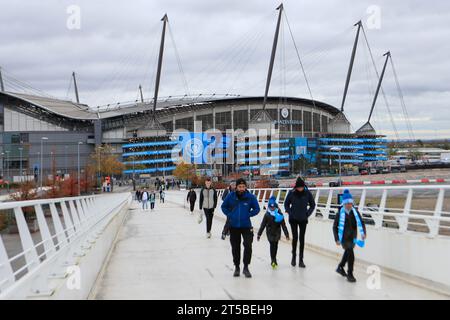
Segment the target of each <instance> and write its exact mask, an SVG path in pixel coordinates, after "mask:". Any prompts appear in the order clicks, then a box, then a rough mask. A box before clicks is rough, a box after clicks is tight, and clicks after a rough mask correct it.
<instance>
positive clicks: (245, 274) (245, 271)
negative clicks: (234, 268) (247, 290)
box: [242, 267, 252, 278]
mask: <svg viewBox="0 0 450 320" xmlns="http://www.w3.org/2000/svg"><path fill="white" fill-rule="evenodd" d="M242 273H243V274H244V276H245V277H246V278H251V277H252V274H251V273H250V271H249V270H248V267H244V270H243V271H242Z"/></svg>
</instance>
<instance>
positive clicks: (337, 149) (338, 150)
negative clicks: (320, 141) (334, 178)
mask: <svg viewBox="0 0 450 320" xmlns="http://www.w3.org/2000/svg"><path fill="white" fill-rule="evenodd" d="M341 150H342V149H341V148H338V147H333V148H331V151H336V152H339V182H340V181H341Z"/></svg>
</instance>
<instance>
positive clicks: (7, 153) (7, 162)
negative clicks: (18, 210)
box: [5, 150, 11, 192]
mask: <svg viewBox="0 0 450 320" xmlns="http://www.w3.org/2000/svg"><path fill="white" fill-rule="evenodd" d="M10 152H11V151H10V150H6V151H5V153H6V166H7V167H6V172H7V177H8V179H7V181H8V192H9V179H10V178H9V153H10Z"/></svg>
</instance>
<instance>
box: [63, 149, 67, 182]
mask: <svg viewBox="0 0 450 320" xmlns="http://www.w3.org/2000/svg"><path fill="white" fill-rule="evenodd" d="M67 173H68V170H67V146H64V175H63V177H64V178H65V177H66V174H67Z"/></svg>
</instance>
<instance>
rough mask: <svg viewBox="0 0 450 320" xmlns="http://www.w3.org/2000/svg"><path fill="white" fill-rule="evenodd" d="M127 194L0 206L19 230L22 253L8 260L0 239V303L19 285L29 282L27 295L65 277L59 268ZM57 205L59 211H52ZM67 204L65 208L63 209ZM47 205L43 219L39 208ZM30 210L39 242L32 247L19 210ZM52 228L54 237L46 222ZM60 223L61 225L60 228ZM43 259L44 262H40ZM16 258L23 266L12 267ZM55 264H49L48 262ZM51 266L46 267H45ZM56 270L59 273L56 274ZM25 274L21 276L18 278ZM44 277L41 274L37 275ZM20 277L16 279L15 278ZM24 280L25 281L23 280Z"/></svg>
mask: <svg viewBox="0 0 450 320" xmlns="http://www.w3.org/2000/svg"><path fill="white" fill-rule="evenodd" d="M130 197H131V195H130V194H129V193H124V194H109V195H88V196H79V197H71V198H67V197H66V198H54V199H39V200H28V201H16V202H9V203H3V204H0V210H9V209H13V210H14V214H15V217H16V221H17V227H18V229H19V238H20V242H21V243H22V251H21V252H20V253H18V254H16V255H15V256H13V257H11V258H9V257H8V254H7V251H6V248H5V245H4V243H3V238H2V237H1V236H0V299H1V297H2V295H4V294H5V291H8V292H11V290H14V288H15V286H18V285H19V284H20V283H22V282H23V281H30V277H36V278H37V279H38V280H34V281H32V283H33V286H32V287H31V288H30V290H31V291H30V294H31V293H32V291H34V293H42V292H45V291H46V288H47V281H46V279H47V278H48V277H49V276H50V274H49V272H51V273H52V274H55V275H56V274H58V273H62V274H63V273H65V271H64V269H62V266H63V265H64V264H66V265H67V264H68V263H69V262H70V261H71V260H73V259H74V257H76V256H79V255H80V254H81V255H82V252H83V250H85V249H86V248H88V247H89V246H90V244H91V243H93V239H95V238H96V236H98V234H99V233H101V232H102V230H103V228H105V227H106V225H107V224H108V223H109V221H110V220H111V219H112V218H113V217H114V216H115V214H116V213H117V212H118V210H116V209H117V208H120V207H122V206H123V205H124V204H125V203H126V202H127V201H129V200H130ZM56 204H59V210H58V208H57V207H56ZM67 204H69V208H68V207H67ZM43 205H49V207H50V213H51V217H49V218H46V217H45V215H44V213H43V210H42V206H43ZM24 207H34V208H35V211H36V217H37V222H38V225H39V229H40V233H41V238H42V239H41V241H39V242H38V243H36V244H35V243H34V242H33V239H32V237H31V232H30V230H29V228H28V225H27V223H26V221H25V218H24V217H25V215H24V213H23V210H22V208H24ZM48 219H49V220H50V219H51V222H52V225H53V226H54V234H51V233H50V231H49V230H50V229H49V225H50V223H49V221H47V220H48ZM63 223H64V225H63ZM44 257H45V258H44ZM20 258H24V259H25V263H24V265H21V266H15V265H14V264H13V263H15V264H17V261H18V260H19V259H20ZM54 260H56V261H59V262H58V263H53V262H52V261H54ZM50 262H51V264H50V265H49V263H50ZM58 270H59V271H58ZM24 272H26V273H25V274H22V273H24ZM40 273H45V274H40ZM19 276H20V277H19ZM25 279H27V280H25Z"/></svg>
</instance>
